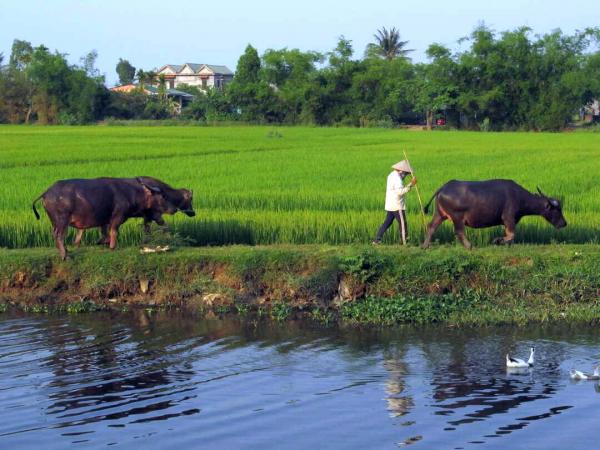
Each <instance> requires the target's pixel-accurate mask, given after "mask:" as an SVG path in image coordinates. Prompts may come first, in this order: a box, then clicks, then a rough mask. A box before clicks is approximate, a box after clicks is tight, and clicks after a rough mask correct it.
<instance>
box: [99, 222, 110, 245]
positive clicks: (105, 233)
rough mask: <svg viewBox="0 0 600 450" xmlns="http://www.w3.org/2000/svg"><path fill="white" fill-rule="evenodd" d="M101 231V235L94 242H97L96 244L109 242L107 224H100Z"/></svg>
mask: <svg viewBox="0 0 600 450" xmlns="http://www.w3.org/2000/svg"><path fill="white" fill-rule="evenodd" d="M101 233H102V237H101V238H100V239H98V241H97V242H96V244H98V245H106V244H108V243H109V242H110V241H109V237H108V225H102V227H101Z"/></svg>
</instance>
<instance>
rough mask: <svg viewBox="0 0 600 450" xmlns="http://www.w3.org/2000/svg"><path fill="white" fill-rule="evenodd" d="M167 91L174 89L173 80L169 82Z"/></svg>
mask: <svg viewBox="0 0 600 450" xmlns="http://www.w3.org/2000/svg"><path fill="white" fill-rule="evenodd" d="M169 89H175V80H169Z"/></svg>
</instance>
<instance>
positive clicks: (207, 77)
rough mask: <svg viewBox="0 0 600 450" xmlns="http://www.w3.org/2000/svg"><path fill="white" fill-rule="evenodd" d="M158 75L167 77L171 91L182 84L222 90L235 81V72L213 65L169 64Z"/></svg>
mask: <svg viewBox="0 0 600 450" xmlns="http://www.w3.org/2000/svg"><path fill="white" fill-rule="evenodd" d="M157 73H158V75H164V76H165V79H166V80H167V87H168V88H171V89H174V88H176V87H177V86H179V85H181V84H188V85H190V86H198V87H199V88H201V89H206V88H209V87H214V88H217V89H220V88H222V87H223V86H224V85H225V84H227V83H229V82H230V81H231V80H232V79H233V72H232V71H231V70H229V69H228V68H227V67H226V66H215V65H212V64H193V63H185V64H181V65H178V64H167V65H165V66H163V67H161V68H160V69H159V70H158V72H157Z"/></svg>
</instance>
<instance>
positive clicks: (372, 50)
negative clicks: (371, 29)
mask: <svg viewBox="0 0 600 450" xmlns="http://www.w3.org/2000/svg"><path fill="white" fill-rule="evenodd" d="M373 37H374V38H375V43H374V44H369V45H368V46H367V56H373V55H376V56H379V57H380V58H383V59H387V60H388V61H391V60H392V59H394V58H405V59H408V56H407V55H408V54H409V53H410V52H412V51H414V50H412V49H407V48H405V47H406V44H408V41H401V40H400V32H399V31H398V30H397V29H396V28H392V29H391V30H388V29H386V28H385V27H383V28H382V29H380V30H377V33H376V34H374V35H373Z"/></svg>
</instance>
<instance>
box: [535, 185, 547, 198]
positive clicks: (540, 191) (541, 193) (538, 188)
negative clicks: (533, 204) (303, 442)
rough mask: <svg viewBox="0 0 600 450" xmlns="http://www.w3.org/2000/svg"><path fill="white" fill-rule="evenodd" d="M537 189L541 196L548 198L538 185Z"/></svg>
mask: <svg viewBox="0 0 600 450" xmlns="http://www.w3.org/2000/svg"><path fill="white" fill-rule="evenodd" d="M537 191H538V192H539V193H540V195H541V196H542V197H546V198H548V196H547V195H546V194H544V193H543V192H542V190H541V189H540V187H539V186H537Z"/></svg>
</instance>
